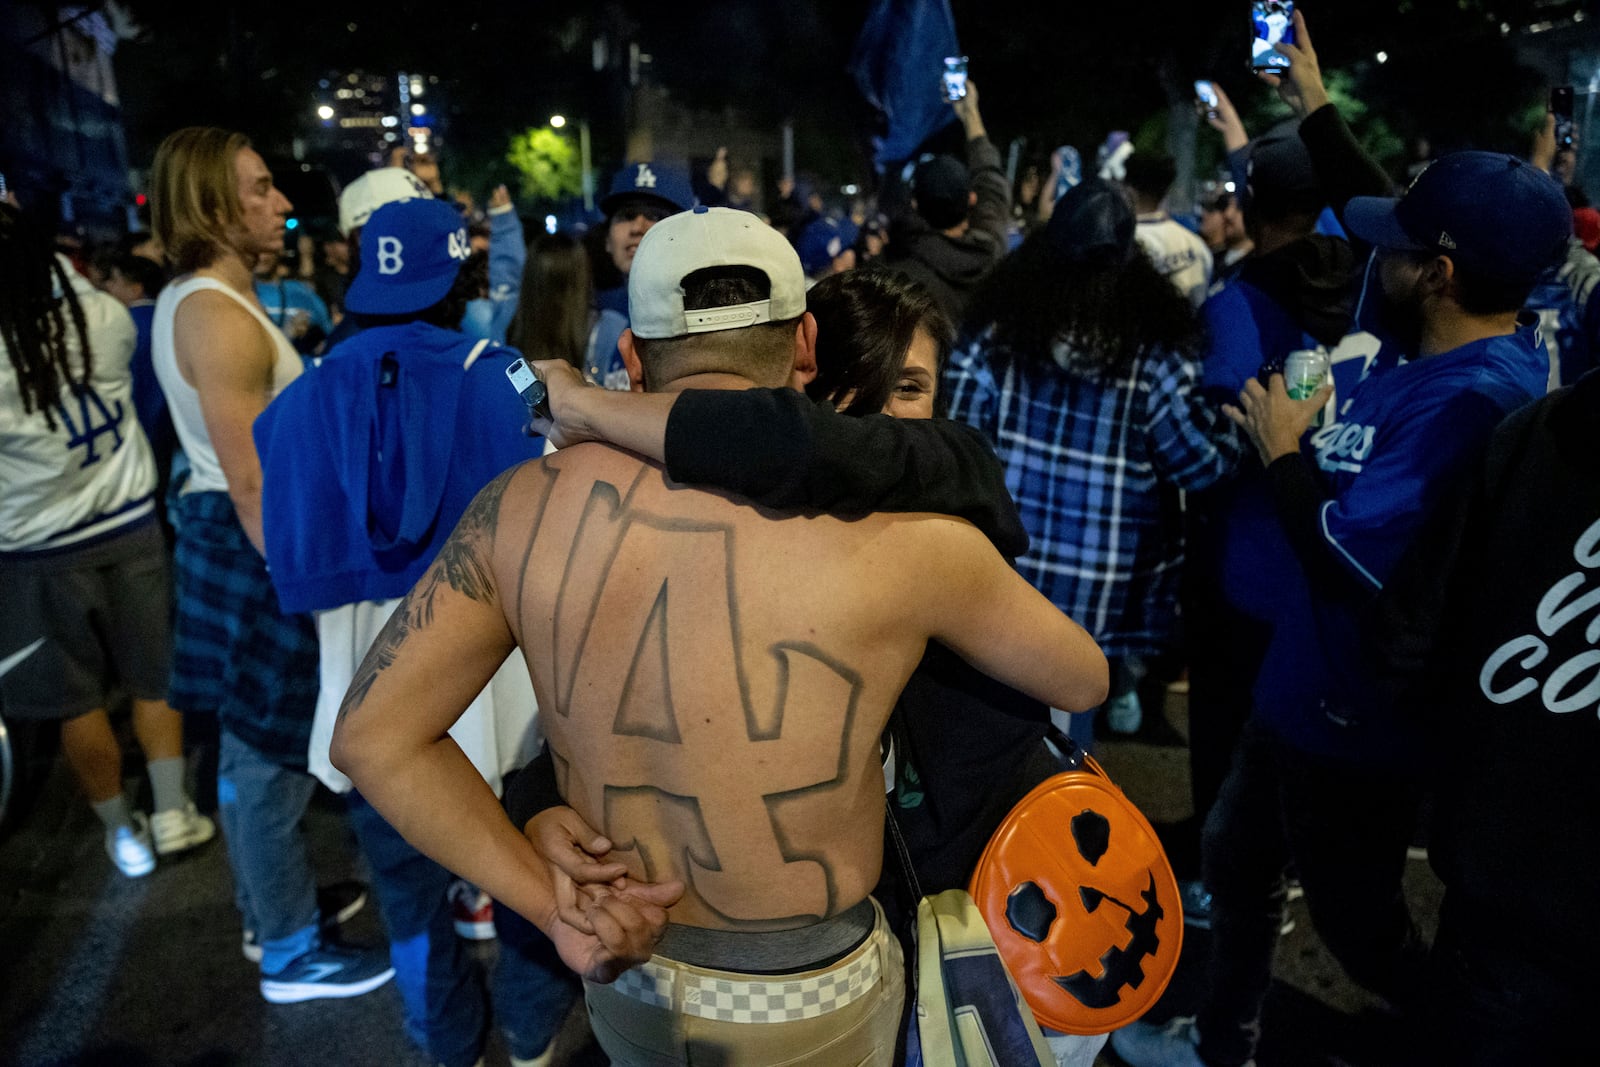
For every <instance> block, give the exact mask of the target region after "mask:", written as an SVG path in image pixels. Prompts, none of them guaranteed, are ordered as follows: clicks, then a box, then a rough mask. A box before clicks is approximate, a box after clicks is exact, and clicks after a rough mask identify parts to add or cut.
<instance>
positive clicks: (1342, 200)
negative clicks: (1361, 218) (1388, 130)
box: [1300, 104, 1394, 224]
mask: <svg viewBox="0 0 1600 1067" xmlns="http://www.w3.org/2000/svg"><path fill="white" fill-rule="evenodd" d="M1300 140H1301V141H1303V142H1305V146H1306V150H1307V151H1308V152H1310V153H1311V164H1312V166H1313V167H1314V168H1315V169H1316V172H1317V181H1318V182H1319V183H1320V184H1321V185H1322V191H1323V192H1324V193H1325V194H1326V195H1327V197H1328V202H1329V203H1330V204H1332V205H1333V212H1334V214H1335V215H1337V216H1339V222H1340V223H1341V224H1342V223H1343V222H1344V208H1345V205H1346V204H1348V203H1349V202H1350V200H1351V199H1352V198H1353V197H1357V196H1393V195H1394V184H1393V183H1392V182H1390V180H1389V175H1388V174H1386V173H1384V170H1383V168H1382V167H1380V166H1378V163H1377V161H1376V160H1375V159H1373V158H1372V157H1371V156H1369V155H1368V154H1367V151H1366V149H1364V148H1362V147H1361V142H1359V141H1357V140H1356V135H1355V134H1354V133H1353V132H1351V130H1350V126H1349V124H1348V123H1346V122H1345V121H1344V116H1343V115H1341V114H1339V109H1338V108H1336V107H1334V106H1333V105H1332V104H1325V105H1323V106H1322V107H1319V108H1317V110H1315V111H1313V112H1312V113H1311V114H1309V115H1307V116H1306V117H1305V119H1304V121H1302V122H1301V123H1300Z"/></svg>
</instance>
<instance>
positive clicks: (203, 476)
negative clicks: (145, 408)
mask: <svg viewBox="0 0 1600 1067" xmlns="http://www.w3.org/2000/svg"><path fill="white" fill-rule="evenodd" d="M201 289H214V290H216V291H217V292H219V293H225V294H227V295H228V296H229V297H231V298H232V299H234V300H236V301H238V303H239V305H240V306H241V307H243V308H244V309H245V310H246V311H248V312H250V314H251V315H253V316H255V319H256V321H257V322H259V323H261V328H262V329H263V330H266V331H267V336H268V337H270V338H272V344H273V347H274V348H275V349H277V353H278V358H277V362H276V363H274V364H273V367H272V392H271V394H270V395H269V396H268V397H267V399H268V401H271V400H272V398H273V397H276V396H277V395H278V394H279V393H281V392H282V391H283V390H284V388H285V387H286V386H287V385H288V384H289V383H290V382H292V381H294V380H295V379H296V378H298V377H299V376H300V369H301V362H300V354H299V353H298V352H296V351H295V350H294V345H292V344H290V343H289V339H288V338H287V337H285V336H284V335H283V333H282V331H280V330H279V329H278V328H277V327H276V326H274V325H272V320H271V319H269V318H267V316H266V315H265V314H264V313H263V312H262V310H261V309H260V308H259V307H257V306H256V302H255V301H254V300H253V299H248V298H246V297H244V296H242V295H241V294H239V293H238V292H236V291H234V290H233V289H232V288H231V287H230V286H228V285H227V284H225V283H224V282H220V281H218V280H217V279H215V278H207V277H205V276H203V275H194V274H191V275H190V276H189V277H187V278H181V279H179V280H178V281H175V282H173V283H172V284H171V285H168V286H167V287H166V288H165V289H162V290H161V296H160V297H159V298H157V300H156V314H155V320H154V322H153V323H152V325H151V330H150V361H151V362H152V363H153V364H154V365H155V370H156V379H157V380H158V381H159V382H160V383H161V391H162V392H163V393H165V394H166V395H167V407H168V408H169V409H170V410H171V412H172V425H173V428H174V429H176V430H177V431H178V443H179V444H180V445H182V446H183V452H184V455H186V456H188V457H189V467H190V472H191V473H190V475H189V482H188V484H187V485H185V486H184V487H183V491H184V492H186V493H198V492H205V491H208V490H215V491H219V492H227V490H228V480H227V478H226V477H224V476H223V473H222V463H221V461H220V460H218V459H217V450H216V448H215V447H214V446H213V445H212V444H211V434H210V433H209V432H207V430H206V420H205V417H204V416H203V415H202V414H201V411H200V394H199V392H198V391H197V390H196V389H195V387H194V386H192V385H190V384H189V383H188V382H186V381H184V379H183V374H182V372H181V371H179V370H178V352H177V348H176V346H175V345H174V344H173V322H174V320H175V319H176V318H177V314H178V305H179V304H181V303H183V301H184V299H185V298H187V297H188V296H190V295H191V294H193V293H197V292H199V291H200V290H201ZM210 356H212V354H210V353H208V357H210ZM214 358H219V359H220V358H224V354H223V353H216V354H215V356H214Z"/></svg>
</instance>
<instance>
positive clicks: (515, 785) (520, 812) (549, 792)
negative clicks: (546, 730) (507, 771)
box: [500, 745, 566, 830]
mask: <svg viewBox="0 0 1600 1067" xmlns="http://www.w3.org/2000/svg"><path fill="white" fill-rule="evenodd" d="M500 802H501V804H502V805H504V807H505V809H506V815H507V816H508V817H509V818H510V819H511V822H512V824H513V825H515V826H516V828H517V829H518V830H520V829H522V828H523V827H524V826H527V825H528V820H529V819H531V818H533V817H534V816H535V815H537V814H539V813H540V812H541V811H545V810H547V809H549V808H559V807H562V806H563V805H565V804H566V801H565V800H563V799H562V797H561V791H560V790H559V789H557V788H556V761H555V758H554V757H553V756H551V754H550V746H549V745H546V746H544V751H542V752H540V753H539V754H538V755H537V756H535V757H534V760H533V762H532V763H530V764H528V765H527V766H526V767H524V768H522V770H520V771H518V772H517V773H516V774H514V775H511V776H510V777H508V778H507V779H506V783H505V791H504V793H503V794H502V795H501V798H500Z"/></svg>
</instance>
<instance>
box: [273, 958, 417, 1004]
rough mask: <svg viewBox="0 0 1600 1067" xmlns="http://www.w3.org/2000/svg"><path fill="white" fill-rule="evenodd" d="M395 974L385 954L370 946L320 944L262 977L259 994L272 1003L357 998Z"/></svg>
mask: <svg viewBox="0 0 1600 1067" xmlns="http://www.w3.org/2000/svg"><path fill="white" fill-rule="evenodd" d="M393 977H394V968H393V967H391V966H390V965H389V959H388V957H387V956H386V955H385V954H383V953H380V952H373V951H371V950H369V949H355V948H345V947H344V946H342V945H323V946H322V947H321V948H314V949H312V950H311V951H310V952H307V953H305V954H304V955H301V956H298V957H296V958H295V959H294V961H293V962H291V963H290V964H289V965H288V966H287V967H285V968H284V969H283V970H281V971H279V972H278V973H277V974H264V975H262V976H261V995H262V996H263V997H266V998H267V1000H268V1001H270V1002H271V1003H273V1004H298V1003H300V1002H301V1001H302V1000H321V999H324V998H330V997H359V996H360V995H361V994H363V993H370V992H372V991H373V990H374V989H377V988H378V987H379V986H381V985H383V984H384V983H385V982H387V981H388V980H389V979H391V978H393Z"/></svg>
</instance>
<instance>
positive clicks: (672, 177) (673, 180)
mask: <svg viewBox="0 0 1600 1067" xmlns="http://www.w3.org/2000/svg"><path fill="white" fill-rule="evenodd" d="M630 199H642V200H655V201H660V202H661V203H662V204H665V205H666V206H667V207H669V208H671V209H672V210H673V211H687V210H689V209H690V208H691V207H694V187H693V186H692V185H690V184H689V168H688V167H686V166H684V165H683V164H681V163H673V162H645V163H629V164H628V165H627V166H625V167H623V168H622V169H621V170H619V171H617V173H616V174H615V175H614V176H613V177H612V179H611V188H609V189H608V190H606V195H605V196H604V197H603V198H602V199H601V201H600V210H601V211H602V212H603V213H604V214H605V215H606V217H607V218H609V217H610V216H611V214H612V213H613V212H615V211H616V210H617V208H618V206H620V205H621V204H622V203H623V202H624V201H626V200H630Z"/></svg>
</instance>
